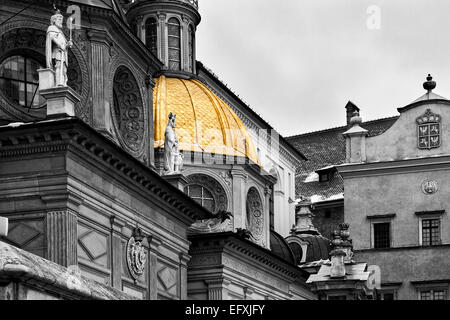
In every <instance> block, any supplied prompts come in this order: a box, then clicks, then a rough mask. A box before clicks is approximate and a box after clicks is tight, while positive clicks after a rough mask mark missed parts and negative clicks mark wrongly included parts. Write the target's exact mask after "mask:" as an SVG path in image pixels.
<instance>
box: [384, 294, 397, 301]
mask: <svg viewBox="0 0 450 320" xmlns="http://www.w3.org/2000/svg"><path fill="white" fill-rule="evenodd" d="M382 296H383V300H395V299H394V293H391V292H390V293H383V294H382Z"/></svg>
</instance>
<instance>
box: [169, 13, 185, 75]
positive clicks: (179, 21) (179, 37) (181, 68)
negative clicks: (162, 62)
mask: <svg viewBox="0 0 450 320" xmlns="http://www.w3.org/2000/svg"><path fill="white" fill-rule="evenodd" d="M172 19H176V20H177V22H178V24H177V26H178V31H179V36H174V35H171V34H170V32H169V29H170V28H169V26H170V25H175V24H174V23H171V22H170V20H172ZM166 21H167V22H166V30H167V68H168V69H169V70H172V71H181V70H183V54H184V53H183V25H182V23H181V20H180V19H179V18H178V17H177V16H169V17H167V20H166ZM170 38H177V39H178V45H179V47H178V48H176V47H171V46H170V44H169V43H170ZM171 50H177V51H178V57H179V61H177V60H173V59H171V58H170V53H171ZM171 61H175V62H179V67H178V69H172V68H171V66H170V62H171Z"/></svg>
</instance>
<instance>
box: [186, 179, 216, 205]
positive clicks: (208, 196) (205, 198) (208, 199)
mask: <svg viewBox="0 0 450 320" xmlns="http://www.w3.org/2000/svg"><path fill="white" fill-rule="evenodd" d="M185 191H186V193H187V194H188V195H189V197H191V198H192V199H194V200H195V201H197V202H198V203H199V204H201V205H202V206H203V207H204V208H206V209H208V210H209V211H211V212H214V211H215V201H214V197H213V195H212V193H211V192H210V191H209V190H208V189H206V188H205V187H202V186H201V185H198V184H193V185H190V186H187V187H186V190H185Z"/></svg>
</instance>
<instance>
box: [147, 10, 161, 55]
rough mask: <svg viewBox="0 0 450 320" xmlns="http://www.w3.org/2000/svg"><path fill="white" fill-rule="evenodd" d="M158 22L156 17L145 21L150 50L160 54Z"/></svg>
mask: <svg viewBox="0 0 450 320" xmlns="http://www.w3.org/2000/svg"><path fill="white" fill-rule="evenodd" d="M157 43H158V22H157V20H156V19H155V18H149V19H147V21H146V22H145V44H146V45H147V47H148V48H149V49H150V51H151V52H152V53H153V54H154V55H155V56H157V55H158V45H157Z"/></svg>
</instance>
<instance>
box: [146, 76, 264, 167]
mask: <svg viewBox="0 0 450 320" xmlns="http://www.w3.org/2000/svg"><path fill="white" fill-rule="evenodd" d="M155 81H156V86H155V89H154V91H153V125H154V130H155V148H164V133H165V130H166V127H167V123H168V120H169V113H171V112H172V113H174V114H176V115H177V128H176V130H175V131H176V133H177V137H178V140H179V149H180V150H186V151H196V152H208V153H211V154H224V155H231V156H241V157H247V158H249V159H250V160H252V161H253V162H254V163H258V157H257V154H256V151H255V147H254V145H253V142H252V139H251V137H250V134H249V133H248V131H247V129H246V128H245V126H244V124H243V123H242V121H241V120H240V119H239V117H238V116H237V115H236V114H235V113H234V112H233V110H232V109H231V108H230V107H229V106H228V105H227V104H226V103H225V102H223V101H222V100H221V99H220V98H218V97H217V96H216V95H215V94H214V93H213V92H212V91H211V90H209V89H208V88H207V87H206V86H205V85H204V84H203V83H201V82H200V81H198V80H184V79H178V78H166V77H165V76H161V77H160V78H158V79H155Z"/></svg>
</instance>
